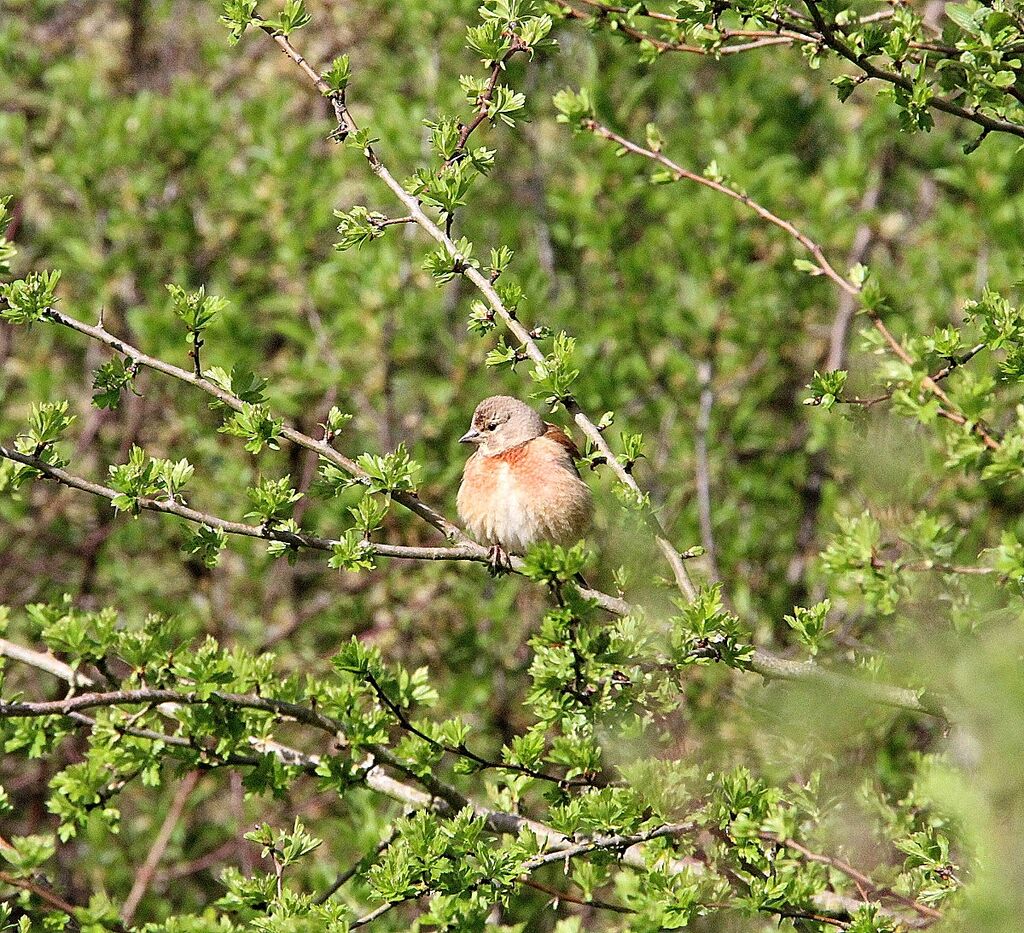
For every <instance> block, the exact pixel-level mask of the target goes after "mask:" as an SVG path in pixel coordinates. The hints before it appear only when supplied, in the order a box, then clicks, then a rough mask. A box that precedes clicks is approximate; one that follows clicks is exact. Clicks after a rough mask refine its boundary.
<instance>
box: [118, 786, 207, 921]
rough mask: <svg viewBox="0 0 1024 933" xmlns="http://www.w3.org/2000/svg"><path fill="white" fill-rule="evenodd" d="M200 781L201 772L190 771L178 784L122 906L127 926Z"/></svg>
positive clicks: (122, 915) (144, 894)
mask: <svg viewBox="0 0 1024 933" xmlns="http://www.w3.org/2000/svg"><path fill="white" fill-rule="evenodd" d="M198 781H199V772H198V771H190V772H189V773H188V774H186V775H185V777H184V778H182V780H181V783H180V784H179V785H178V789H177V791H176V792H175V794H174V799H173V800H171V805H170V806H169V807H168V808H167V815H166V816H165V817H164V821H163V824H162V825H161V826H160V831H159V832H158V833H157V834H156V838H155V839H154V840H153V845H152V846H150V849H149V853H148V854H147V855H146V860H145V862H143V863H142V868H140V869H139V873H138V875H136V877H135V883H134V884H133V885H132V889H131V891H129V892H128V897H126V898H125V901H124V905H123V906H122V907H121V921H122V923H124V924H125V926H131V923H132V920H133V918H134V917H135V911H136V910H138V907H139V904H140V903H141V902H142V898H143V897H145V896H146V891H147V890H148V889H149V886H150V884H151V883H152V881H153V874H154V873H155V872H156V870H157V867H158V866H159V865H160V860H161V859H162V858H163V857H164V852H166V851H167V846H168V844H169V843H170V841H171V834H172V833H173V832H174V829H175V827H176V826H177V825H178V820H180V819H181V814H182V811H183V810H184V809H185V804H186V802H187V801H188V797H189V794H191V793H192V791H193V790H194V789H195V786H196V784H197V783H198Z"/></svg>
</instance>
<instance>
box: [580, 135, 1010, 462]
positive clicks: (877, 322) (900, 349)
mask: <svg viewBox="0 0 1024 933" xmlns="http://www.w3.org/2000/svg"><path fill="white" fill-rule="evenodd" d="M581 125H582V126H583V128H584V129H587V130H589V131H590V132H591V133H593V134H594V135H595V136H600V137H603V138H604V139H607V140H610V141H612V142H614V143H616V144H617V145H619V146H621V147H622V148H623V149H624V150H625V151H626V152H631V153H633V154H634V155H639V156H643V157H644V158H645V159H650V160H651V161H652V162H657V163H658V164H659V165H662V166H664V167H665V168H666V169H668V170H669V171H670V172H671V173H672V174H673V176H674V177H675V178H676V179H677V180H680V179H684V178H685V179H687V180H688V181H693V182H696V183H697V184H700V185H703V186H704V187H706V188H710V189H711V190H713V191H717V192H718V193H719V194H724V195H725V196H726V197H729V198H732V199H733V200H734V201H739V202H740V203H741V204H744V205H746V206H747V207H748V208H750V209H751V210H752V211H753V212H754V213H755V214H757V215H758V216H759V217H762V218H764V219H765V220H767V221H768V222H769V223H771V224H774V225H775V226H776V227H778V228H779V229H781V230H784V231H785V232H786V233H788V234H789V235H790V236H791V237H793V239H795V240H796V241H797V242H798V243H799V244H800V245H801V246H802V247H803V248H804V249H805V250H806V251H807V252H808V253H810V255H811V256H813V257H814V261H815V262H816V263H817V266H818V270H819V272H820V274H821V275H824V276H826V277H827V278H829V279H831V280H832V282H833V283H834V284H835V285H836V286H837V287H838V288H839V289H840V290H841V291H842V292H843V293H844V294H846V295H849V296H851V297H857V296H859V295H860V294H861V288H860V286H859V285H857V284H855V283H854V282H852V281H850V280H849V279H848V278H846V277H845V276H843V275H841V274H840V273H839V272H837V271H836V269H835V267H834V266H833V265H832V264H831V263H830V262H829V261H828V259H827V258H826V257H825V254H824V252H823V251H822V249H821V247H820V246H819V245H818V244H817V243H816V242H814V240H812V239H811V238H810V237H809V236H807V234H805V233H803V231H801V230H800V229H799V228H798V227H796V226H794V225H793V224H792V223H790V222H789V221H788V220H785V219H783V218H782V217H780V216H779V215H778V214H775V213H773V212H772V211H770V210H768V209H767V208H766V207H764V206H762V205H761V204H759V203H758V202H757V201H755V200H754V199H753V198H751V197H750V196H749V195H747V194H743V193H742V192H740V191H737V190H735V189H734V188H730V187H729V186H728V185H725V184H722V183H721V182H719V181H715V180H714V179H713V178H705V177H704V176H703V175H698V174H696V173H695V172H691V171H689V170H688V169H685V168H683V167H682V166H681V165H679V164H677V163H676V162H673V161H672V160H671V159H670V158H668V157H667V156H665V155H663V154H662V153H660V152H656V151H655V150H653V149H647V148H645V147H643V146H641V145H639V144H638V143H635V142H633V141H632V140H629V139H626V138H625V137H624V136H620V135H619V134H618V133H616V132H614V131H613V130H611V129H609V128H608V127H607V126H604V125H603V124H601V123H599V122H598V121H597V120H594V119H593V118H586V119H584V120H583V121H582V124H581ZM1022 129H1024V128H1022ZM864 313H865V314H866V315H867V316H868V318H869V319H870V320H871V323H872V325H873V326H874V328H875V330H877V331H878V332H879V333H880V334H881V335H882V338H883V339H884V340H885V342H886V344H887V345H888V347H889V349H890V350H891V351H892V352H893V353H894V354H895V355H896V356H897V357H899V359H901V360H902V361H903V362H904V363H906V364H907V365H908V366H911V367H912V366H913V365H914V359H913V357H911V355H910V354H909V353H908V352H907V350H906V348H905V347H904V346H903V345H902V344H901V343H900V342H899V341H898V340H897V339H896V338H895V337H894V336H893V335H892V332H891V331H890V330H889V328H888V327H887V326H886V324H885V322H884V321H883V320H882V319H881V317H880V316H879V314H878V312H877V311H876V310H874V309H873V308H865V309H864ZM921 386H922V387H923V388H924V389H927V390H928V391H929V392H930V393H931V394H932V395H934V396H935V397H936V398H937V399H938V400H939V401H940V402H941V403H942V404H941V406H940V407H939V410H938V413H939V415H940V416H941V417H943V418H946V419H947V420H949V421H952V422H953V423H954V424H958V425H960V426H961V427H964V428H967V429H968V430H969V431H971V432H973V433H974V434H976V435H977V436H978V437H979V438H981V441H982V443H983V444H984V445H985V446H986V447H987V448H988V449H989V450H998V449H999V446H1000V445H999V441H998V440H996V439H995V438H994V437H992V435H991V434H989V433H988V431H987V430H986V429H985V427H984V425H982V424H979V423H978V422H976V421H969V420H968V419H967V418H966V417H965V416H964V415H963V414H962V413H961V412H960V411H959V410H957V408H956V406H955V405H954V404H953V402H952V400H951V399H950V398H949V396H948V395H947V394H946V392H945V390H944V389H943V388H942V387H941V386H940V385H939V384H938V383H937V382H936V381H935V379H934V378H932V377H931V376H928V375H925V376H923V377H922V379H921Z"/></svg>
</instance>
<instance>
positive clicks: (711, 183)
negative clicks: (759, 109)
mask: <svg viewBox="0 0 1024 933" xmlns="http://www.w3.org/2000/svg"><path fill="white" fill-rule="evenodd" d="M582 125H583V128H584V129H586V130H589V131H590V132H591V133H593V134H594V135H595V136H600V137H603V138H604V139H607V140H610V141H611V142H613V143H615V144H616V145H618V146H621V147H622V148H623V149H625V150H626V151H627V152H632V153H633V154H634V155H639V156H643V157H644V158H645V159H650V160H651V161H652V162H657V163H658V164H659V165H661V166H663V167H664V168H666V169H668V170H669V171H670V172H671V173H672V174H673V175H674V176H675V178H676V180H677V181H680V180H682V179H684V178H685V179H686V180H687V181H692V182H696V183H697V184H698V185H703V186H704V187H705V188H710V189H711V190H712V191H717V192H718V193H719V194H724V195H725V196H726V197H727V198H732V199H733V200H734V201H739V202H740V203H741V204H743V205H745V206H746V207H748V208H750V210H752V211H753V212H754V213H755V214H757V215H758V216H759V217H761V218H763V219H764V220H767V221H768V223H770V224H774V225H775V226H776V227H778V228H779V229H780V230H784V231H785V232H786V233H788V234H789V235H790V236H791V237H793V239H795V240H796V241H797V242H798V243H799V244H800V245H801V246H802V247H803V248H804V249H805V250H807V252H808V253H810V254H811V256H813V257H814V261H815V262H816V263H817V265H818V268H819V269H820V270H821V273H822V274H823V275H826V276H828V278H830V279H831V280H832V281H833V282H834V283H835V284H836V285H837V286H838V287H839V288H840V289H841V290H842V291H844V292H847V293H848V294H850V295H856V294H858V293H859V291H860V290H859V289H858V288H857V286H856V285H854V284H853V282H850V281H849V280H848V279H846V278H845V277H844V276H842V275H840V274H839V273H838V272H836V270H835V269H834V268H833V267H832V264H831V263H830V262H829V261H828V259H826V258H825V254H824V252H823V251H822V249H821V247H820V246H819V245H818V244H817V243H815V242H814V240H812V239H811V238H810V237H809V236H807V235H806V234H805V233H803V232H802V231H801V230H800V229H798V228H797V227H796V226H794V225H793V224H791V223H790V222H789V221H788V220H784V219H783V218H782V217H780V216H779V215H778V214H775V213H773V212H772V211H770V210H768V208H766V207H764V206H762V205H761V204H759V203H758V202H757V201H755V200H754V199H753V198H752V197H750V196H749V195H747V194H743V193H742V192H740V191H737V190H736V189H735V188H730V187H729V186H728V185H726V184H723V183H722V182H720V181H715V180H714V179H713V178H705V177H704V176H703V175H698V174H697V173H696V172H691V171H690V170H689V169H685V168H683V167H682V166H681V165H679V164H678V163H676V162H673V161H672V160H671V159H670V158H668V156H666V155H664V154H663V153H661V152H655V151H654V150H653V149H647V148H645V147H644V146H641V145H639V144H638V143H635V142H633V141H632V140H629V139H626V137H625V136H620V135H619V134H618V133H616V132H614V131H613V130H611V129H609V128H608V127H607V126H605V125H604V124H602V123H599V122H598V121H597V120H594V119H590V118H587V119H585V120H583V123H582Z"/></svg>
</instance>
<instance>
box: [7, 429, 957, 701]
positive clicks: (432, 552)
mask: <svg viewBox="0 0 1024 933" xmlns="http://www.w3.org/2000/svg"><path fill="white" fill-rule="evenodd" d="M0 456H2V457H7V458H8V459H11V460H15V461H17V462H18V463H23V464H25V465H28V466H32V467H34V468H35V469H38V470H40V471H41V472H44V473H46V475H48V476H51V477H52V478H54V479H57V480H58V481H60V482H63V483H65V484H67V485H71V486H73V487H74V488H77V489H82V490H84V491H86V492H92V493H94V494H96V495H100V496H103V497H104V498H110V497H111V495H110V494H112V493H114V490H111V489H108V488H107V487H104V486H100V485H99V484H97V483H92V482H90V481H88V480H84V479H81V478H80V477H77V476H73V475H72V474H69V473H67V472H66V471H64V470H60V469H58V468H57V467H54V466H51V465H50V464H48V463H45V462H44V461H41V460H39V459H38V458H34V457H29V456H28V455H26V454H19V453H17V451H11V450H8V449H7V448H5V447H3V446H0ZM139 501H140V507H142V508H149V507H150V505H149V504H145V503H150V504H152V506H153V510H154V511H159V512H167V513H171V514H175V515H179V516H181V517H186V518H189V520H191V521H201V522H206V521H208V520H212V519H213V516H206V515H204V513H201V512H196V511H195V510H194V509H187V508H186V507H185V506H182V505H180V504H179V503H176V502H175V503H172V502H168V501H164V500H159V501H157V500H139ZM186 513H189V514H186ZM216 521H218V522H221V524H220V525H218V526H217V527H221V528H224V529H225V530H227V529H228V528H229V527H230V528H234V527H238V528H241V529H245V530H244V531H239V532H237V533H239V534H243V535H246V536H249V537H258V538H267V537H268V536H270V537H271V539H273V536H274V535H281V536H286V537H279V538H277V540H282V541H286V542H287V543H296V544H297V545H301V546H308V547H317V548H318V549H329V544H330V542H328V541H327V540H326V539H318V538H313V537H312V536H309V535H296V534H294V533H292V532H279V531H272V532H270V533H268V532H266V530H265V529H263V528H262V527H260V526H255V525H249V526H247V525H242V524H240V523H237V522H227V521H223V520H221V519H216ZM231 533H236V532H234V531H232V532H231ZM313 542H317V543H313ZM372 546H373V547H374V548H377V549H379V553H380V554H381V556H395V557H407V558H415V559H427V560H449V559H451V560H455V559H458V560H478V559H479V558H478V557H477V556H475V555H473V554H470V555H469V556H458V557H456V556H454V554H453V552H457V551H461V550H462V549H461V548H407V547H401V546H398V545H383V544H381V545H372ZM463 547H464V546H463ZM399 552H401V553H399ZM485 553H486V552H485ZM680 561H681V558H680ZM513 566H514V567H516V568H517V569H518V568H521V567H522V561H521V559H519V558H515V559H514V561H513ZM580 593H581V594H582V595H583V596H584V597H586V598H588V599H594V600H595V601H596V602H597V604H598V605H599V606H601V607H602V608H605V609H607V610H608V611H610V612H612V613H614V614H616V615H628V614H630V613H631V612H632V611H633V606H632V605H630V604H629V603H628V602H626V600H623V599H618V598H616V597H612V596H608V595H606V594H604V593H599V592H598V591H595V590H588V589H585V588H582V587H581V588H580ZM3 644H4V643H3V641H2V640H0V654H3V653H4V652H3ZM748 666H749V668H750V670H752V671H755V672H756V673H758V674H761V675H762V676H763V677H766V678H768V679H780V680H795V681H806V682H810V683H818V684H822V685H825V686H828V687H830V688H832V689H838V688H842V689H848V690H851V691H853V692H855V693H859V694H861V695H864V696H867V697H869V698H870V699H872V700H874V701H875V702H878V703H882V704H884V705H887V706H896V707H901V708H903V709H908V710H911V711H913V712H920V713H928V714H929V715H933V716H940V717H944V714H943V712H942V709H941V706H939V705H938V703H937V702H935V701H933V700H929V701H927V702H925V701H923V700H922V699H921V697H920V695H919V693H918V692H917V691H914V690H908V689H905V688H902V687H890V686H887V685H882V684H871V683H867V682H864V681H861V680H859V679H857V678H853V677H848V676H845V675H843V674H837V673H834V672H832V671H827V670H824V669H823V668H820V667H818V665H816V664H815V663H814V662H811V661H807V662H799V661H790V660H788V659H786V658H781V657H777V656H776V655H773V654H771V653H770V652H767V651H764V650H762V649H755V651H754V654H753V656H752V658H751V660H750V661H749V662H748Z"/></svg>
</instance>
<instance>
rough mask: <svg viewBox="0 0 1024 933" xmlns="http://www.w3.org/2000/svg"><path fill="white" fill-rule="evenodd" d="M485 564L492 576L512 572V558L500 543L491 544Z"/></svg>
mask: <svg viewBox="0 0 1024 933" xmlns="http://www.w3.org/2000/svg"><path fill="white" fill-rule="evenodd" d="M487 564H488V569H489V570H490V572H491V576H492V577H500V576H501V575H502V574H505V573H511V572H512V558H511V557H509V556H508V552H507V551H506V550H505V549H504V548H503V547H502V546H501V545H500V544H494V545H492V546H491V548H490V550H489V551H488V552H487Z"/></svg>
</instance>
